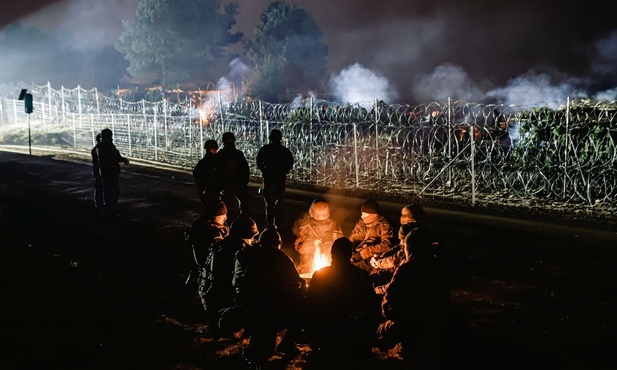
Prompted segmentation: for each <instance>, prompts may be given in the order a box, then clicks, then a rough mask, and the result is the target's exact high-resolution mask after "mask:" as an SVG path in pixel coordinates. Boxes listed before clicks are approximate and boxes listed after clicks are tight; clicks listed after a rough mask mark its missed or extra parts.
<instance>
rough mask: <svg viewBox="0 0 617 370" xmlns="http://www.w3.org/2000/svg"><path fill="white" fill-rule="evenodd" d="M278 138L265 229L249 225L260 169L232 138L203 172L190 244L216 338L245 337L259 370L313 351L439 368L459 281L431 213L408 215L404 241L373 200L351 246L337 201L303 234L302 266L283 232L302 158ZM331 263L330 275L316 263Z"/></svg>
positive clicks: (316, 211) (270, 159)
mask: <svg viewBox="0 0 617 370" xmlns="http://www.w3.org/2000/svg"><path fill="white" fill-rule="evenodd" d="M269 139H270V142H269V144H266V145H264V146H263V147H262V148H261V149H260V150H259V152H258V154H257V156H256V159H255V161H256V165H257V167H258V168H259V169H260V170H261V172H262V175H263V190H262V195H263V197H264V202H265V224H266V225H267V226H266V227H265V228H264V229H263V230H259V228H258V225H257V222H255V220H254V219H253V218H252V217H251V216H250V215H251V214H252V213H251V210H250V207H249V200H248V187H247V186H248V182H249V164H248V161H247V159H246V157H245V156H244V154H243V152H242V151H240V150H239V149H237V148H236V147H235V137H234V135H233V133H231V132H226V133H224V134H223V137H222V142H223V148H222V149H220V150H219V149H218V143H217V142H216V141H215V140H207V141H206V142H205V145H204V148H205V149H206V154H205V155H204V157H203V158H202V159H201V160H200V161H199V162H198V163H197V164H196V166H195V167H194V169H193V176H194V179H195V183H196V186H197V191H198V194H199V197H200V201H201V212H200V214H199V216H198V217H197V219H196V220H195V221H194V222H193V223H192V224H191V226H190V228H188V229H187V232H186V240H187V242H188V243H189V245H190V246H191V248H192V251H193V255H194V259H195V263H196V265H197V269H198V274H197V275H198V276H197V287H198V294H199V297H200V299H201V302H202V304H203V307H204V309H205V311H206V314H207V328H208V335H209V336H211V337H216V338H219V337H231V336H233V335H234V334H237V333H240V332H241V333H243V335H245V336H246V337H248V338H249V344H248V346H247V347H246V348H245V349H244V351H243V356H244V358H245V360H246V361H247V363H248V365H249V367H250V368H251V369H260V368H261V367H262V366H264V365H266V364H267V363H268V359H270V358H271V357H272V356H274V355H276V354H279V355H280V356H282V358H286V359H291V358H293V357H294V356H295V355H296V354H297V353H298V352H299V349H298V344H299V343H306V342H308V343H310V346H311V349H312V354H313V355H314V356H316V358H323V359H327V362H328V363H329V364H332V365H333V366H336V364H337V361H342V363H344V364H346V366H348V365H349V364H350V363H357V364H361V363H363V361H365V360H368V359H369V358H370V356H371V350H372V348H373V347H375V346H379V347H382V346H386V347H388V348H392V347H394V346H395V345H396V344H400V345H401V348H402V350H401V353H402V356H403V358H404V359H405V360H406V361H407V362H408V363H409V364H411V365H412V367H413V368H418V369H438V368H440V361H441V360H442V349H443V344H444V343H443V342H444V339H445V331H446V329H447V328H446V326H447V324H446V323H447V320H446V317H447V314H448V308H449V275H448V269H447V263H446V262H445V258H444V256H443V251H442V249H443V246H442V245H441V244H440V243H439V242H438V241H437V240H436V238H435V237H434V236H433V235H432V234H431V232H430V230H429V229H428V226H427V224H426V217H425V214H424V211H423V209H422V207H421V206H420V205H415V204H414V205H408V206H405V207H403V208H402V210H401V216H400V228H399V229H398V232H395V229H394V225H393V223H392V222H391V221H390V220H389V219H388V218H387V217H386V216H385V215H383V214H382V212H381V209H380V205H379V203H378V202H377V201H375V200H372V199H367V200H365V201H364V202H363V203H362V205H361V206H360V217H359V218H358V220H357V222H356V224H355V226H354V227H353V230H352V231H351V233H350V234H349V235H348V236H346V235H345V234H344V232H343V230H342V227H341V225H340V224H339V223H337V222H336V221H335V220H334V219H333V218H332V216H331V214H330V204H329V203H328V201H327V200H326V199H323V198H319V199H315V200H314V201H313V202H312V203H311V204H310V205H309V207H308V212H307V213H306V215H304V216H303V217H302V218H300V219H299V220H298V221H296V222H295V224H294V225H293V233H294V234H295V236H296V238H295V242H294V244H293V249H294V250H295V251H296V252H297V253H298V259H297V260H298V262H297V264H296V263H294V260H293V259H292V258H290V257H289V256H288V255H287V254H286V253H285V252H284V251H283V250H282V249H281V248H282V240H281V235H280V234H279V231H278V227H279V225H277V217H280V216H279V208H280V204H281V200H282V199H283V196H284V193H285V181H286V177H287V174H288V173H289V172H290V171H291V170H292V168H293V164H294V159H293V156H292V154H291V151H290V150H289V149H288V148H286V147H285V146H283V145H282V144H281V141H282V133H281V131H279V130H276V129H275V130H272V131H271V132H270V136H269ZM320 257H321V258H324V259H325V263H324V266H323V267H322V266H317V265H315V263H316V262H315V261H317V260H318V259H319V258H320ZM307 282H308V283H307ZM279 337H282V339H281V340H280V342H278V344H277V338H279Z"/></svg>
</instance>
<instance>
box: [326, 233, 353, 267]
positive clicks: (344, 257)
mask: <svg viewBox="0 0 617 370" xmlns="http://www.w3.org/2000/svg"><path fill="white" fill-rule="evenodd" d="M351 249H352V244H351V241H350V240H349V239H348V238H346V237H344V236H342V237H340V238H338V239H336V240H335V241H334V243H332V249H331V252H330V253H331V255H332V264H337V263H345V262H349V261H350V260H351Z"/></svg>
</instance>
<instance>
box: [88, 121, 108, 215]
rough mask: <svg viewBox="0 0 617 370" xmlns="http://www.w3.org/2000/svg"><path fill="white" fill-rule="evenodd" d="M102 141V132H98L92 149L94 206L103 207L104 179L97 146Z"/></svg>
mask: <svg viewBox="0 0 617 370" xmlns="http://www.w3.org/2000/svg"><path fill="white" fill-rule="evenodd" d="M100 142H101V134H100V133H98V134H96V144H95V145H94V147H93V148H92V150H91V151H90V155H91V156H92V181H93V182H94V206H95V207H96V208H99V209H100V208H103V206H104V205H105V202H104V200H103V179H102V178H101V170H100V168H99V156H98V153H97V150H96V146H97V145H98V144H99V143H100Z"/></svg>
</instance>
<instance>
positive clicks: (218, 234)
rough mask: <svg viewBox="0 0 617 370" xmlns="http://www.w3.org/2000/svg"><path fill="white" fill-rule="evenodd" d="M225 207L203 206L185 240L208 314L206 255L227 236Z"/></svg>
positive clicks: (208, 286)
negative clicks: (195, 266)
mask: <svg viewBox="0 0 617 370" xmlns="http://www.w3.org/2000/svg"><path fill="white" fill-rule="evenodd" d="M226 220H227V207H226V206H225V203H223V202H219V203H218V204H217V205H216V206H215V207H212V206H204V207H202V209H201V213H200V214H199V216H198V217H197V219H195V221H193V223H192V224H191V226H190V228H189V229H188V230H187V232H186V235H185V238H186V241H187V243H188V244H189V245H190V246H191V248H192V250H193V258H194V259H195V264H196V265H197V270H198V277H197V292H198V294H199V298H200V299H201V303H202V305H203V308H204V310H206V312H207V313H208V315H209V314H210V309H209V307H208V300H207V297H206V292H207V291H208V289H209V288H210V278H209V273H210V270H211V269H210V266H209V265H208V255H209V254H210V250H211V249H212V248H213V247H214V246H216V245H218V244H219V243H221V242H222V241H223V240H224V239H225V238H226V237H227V236H228V235H229V226H227V223H226Z"/></svg>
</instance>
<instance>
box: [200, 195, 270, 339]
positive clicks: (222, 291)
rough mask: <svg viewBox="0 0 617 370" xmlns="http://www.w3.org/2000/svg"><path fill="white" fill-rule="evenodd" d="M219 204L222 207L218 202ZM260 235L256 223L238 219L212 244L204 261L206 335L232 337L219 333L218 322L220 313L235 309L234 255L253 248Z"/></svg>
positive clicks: (226, 332) (243, 217)
mask: <svg viewBox="0 0 617 370" xmlns="http://www.w3.org/2000/svg"><path fill="white" fill-rule="evenodd" d="M221 204H224V203H222V202H221ZM258 233H259V230H258V229H257V223H255V221H254V220H253V219H252V218H250V217H248V216H244V215H241V216H239V217H238V218H237V219H236V220H235V221H234V222H233V223H232V224H231V227H230V229H229V235H228V236H227V237H225V238H224V239H223V240H222V241H221V242H220V243H214V244H212V246H211V247H210V252H209V254H208V257H207V258H206V269H207V270H208V273H207V278H208V283H209V284H208V286H209V288H208V289H207V291H206V292H205V298H204V299H205V301H206V302H207V307H208V312H209V320H208V334H209V335H210V336H213V337H216V336H231V335H232V332H233V330H222V329H226V328H221V327H220V326H219V325H220V324H219V321H220V319H221V314H222V312H221V310H224V309H227V308H228V307H232V306H234V298H235V289H234V287H233V285H232V281H233V275H234V268H235V263H236V253H237V252H238V251H240V250H241V249H243V248H246V247H248V246H250V245H252V244H253V241H254V238H255V237H256V236H257V234H258Z"/></svg>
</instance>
